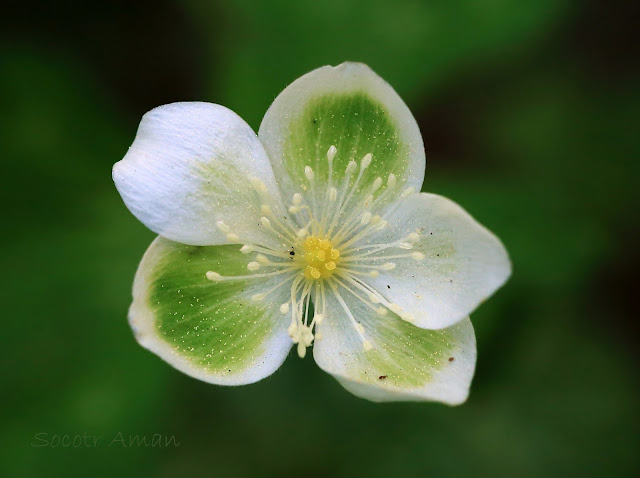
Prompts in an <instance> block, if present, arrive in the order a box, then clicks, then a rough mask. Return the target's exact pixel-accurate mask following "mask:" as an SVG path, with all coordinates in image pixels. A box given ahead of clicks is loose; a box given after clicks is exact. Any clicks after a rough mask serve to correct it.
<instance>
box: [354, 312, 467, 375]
mask: <svg viewBox="0 0 640 478" xmlns="http://www.w3.org/2000/svg"><path fill="white" fill-rule="evenodd" d="M390 321H391V322H390ZM454 329H455V327H452V328H450V329H444V330H425V329H420V328H418V327H416V326H415V325H413V324H410V323H408V322H406V321H404V320H402V319H401V318H400V317H398V316H397V315H393V316H390V317H389V318H388V319H387V318H385V320H384V322H381V323H380V324H379V325H378V327H377V330H375V333H374V335H373V336H372V346H373V348H372V349H371V350H367V351H366V352H365V353H364V357H363V359H364V360H363V362H361V363H360V364H359V366H358V367H357V368H354V370H353V376H355V377H358V378H359V379H360V381H361V382H375V383H379V382H384V383H385V385H388V386H395V387H400V388H416V387H420V386H422V385H424V384H425V383H428V382H430V381H432V380H433V376H434V374H435V373H436V372H438V371H439V370H441V369H442V368H443V367H446V366H447V365H449V363H450V361H449V359H450V358H453V360H455V357H453V355H452V354H453V351H454V349H455V347H456V344H455V340H454V337H455V333H456V330H454ZM363 365H364V366H363Z"/></svg>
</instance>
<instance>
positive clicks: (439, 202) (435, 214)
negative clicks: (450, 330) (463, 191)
mask: <svg viewBox="0 0 640 478" xmlns="http://www.w3.org/2000/svg"><path fill="white" fill-rule="evenodd" d="M387 219H388V220H389V226H388V227H387V228H386V229H385V230H383V231H382V232H380V233H379V234H378V235H376V236H373V237H371V238H370V239H369V240H370V241H371V242H373V243H393V242H394V241H397V240H398V239H400V238H406V237H407V236H408V235H409V234H417V240H416V241H415V242H414V244H413V249H411V250H409V251H407V250H403V249H398V248H392V249H386V250H384V251H381V252H380V253H378V256H379V257H380V260H379V261H378V263H383V262H389V261H393V263H394V264H395V265H396V267H395V268H394V269H392V270H381V271H380V275H379V276H377V277H375V278H370V279H367V280H368V281H369V283H370V284H371V285H372V286H373V287H374V288H376V289H377V290H378V291H379V292H380V293H381V294H382V295H383V296H384V297H385V298H386V299H387V300H388V301H389V302H392V303H394V304H396V305H397V306H398V307H399V314H400V315H401V316H402V317H404V318H406V319H408V320H411V321H413V322H414V323H415V324H416V325H418V326H419V327H424V328H428V329H440V328H444V327H448V326H450V325H452V324H454V323H456V322H457V321H459V320H462V319H464V318H465V317H466V316H467V315H469V314H470V313H471V312H472V311H473V310H474V309H475V308H476V307H477V306H478V305H479V304H480V303H481V302H482V301H484V300H485V299H486V298H487V297H489V296H490V295H491V294H492V293H494V292H495V291H496V290H497V289H498V288H499V287H500V286H502V284H504V282H505V281H506V280H507V278H508V277H509V275H510V274H511V262H510V261H509V257H508V255H507V251H506V249H505V248H504V246H503V245H502V243H501V242H500V240H499V239H498V238H497V237H496V236H495V235H493V234H492V233H491V232H490V231H489V230H487V229H486V228H485V227H483V226H482V225H481V224H479V223H478V222H477V221H475V220H474V219H473V218H472V217H471V216H470V215H469V213H467V212H466V211H465V210H464V209H462V208H461V207H460V206H459V205H458V204H456V203H454V202H453V201H451V200H449V199H447V198H444V197H442V196H438V195H436V194H426V193H422V194H414V195H412V196H409V197H408V198H407V199H406V200H405V201H404V202H403V203H401V204H400V205H399V206H398V207H397V208H396V209H395V211H394V212H393V213H391V214H389V215H388V217H387ZM414 237H415V236H414ZM398 252H399V253H400V254H398ZM389 255H390V256H392V257H393V256H395V257H393V258H392V259H388V258H385V256H389ZM399 256H404V257H399ZM416 256H417V257H416ZM372 262H373V261H370V262H369V263H372Z"/></svg>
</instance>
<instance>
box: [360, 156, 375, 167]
mask: <svg viewBox="0 0 640 478" xmlns="http://www.w3.org/2000/svg"><path fill="white" fill-rule="evenodd" d="M372 159H373V155H372V154H371V153H367V154H365V155H364V158H362V161H361V162H360V168H361V169H367V168H368V167H369V165H370V164H371V160H372Z"/></svg>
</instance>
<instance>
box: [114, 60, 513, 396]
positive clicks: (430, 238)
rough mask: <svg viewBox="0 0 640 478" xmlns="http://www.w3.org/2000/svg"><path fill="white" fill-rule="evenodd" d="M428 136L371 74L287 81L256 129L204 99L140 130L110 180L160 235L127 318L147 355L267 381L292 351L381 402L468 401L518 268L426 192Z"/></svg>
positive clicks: (458, 211) (196, 370) (215, 373)
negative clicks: (493, 305) (480, 355)
mask: <svg viewBox="0 0 640 478" xmlns="http://www.w3.org/2000/svg"><path fill="white" fill-rule="evenodd" d="M424 170H425V156H424V147H423V143H422V138H421V136H420V131H419V130H418V126H417V124H416V122H415V120H414V118H413V116H412V115H411V113H410V112H409V110H408V108H407V106H406V105H405V104H404V103H403V102H402V100H401V99H400V97H398V95H397V94H396V93H395V91H394V90H393V89H392V88H391V87H390V86H389V85H388V84H387V83H386V82H384V81H383V80H382V79H381V78H380V77H378V76H377V75H376V74H375V73H374V72H373V71H371V69H369V68H368V67H367V66H365V65H362V64H358V63H344V64H342V65H340V66H337V67H329V66H326V67H322V68H319V69H317V70H314V71H312V72H311V73H308V74H306V75H304V76H303V77H301V78H299V79H298V80H296V81H295V82H293V83H292V84H291V85H290V86H288V87H287V88H286V89H285V90H284V91H283V92H282V93H281V94H280V95H279V96H278V97H277V98H276V100H275V101H274V102H273V104H272V105H271V107H270V108H269V110H268V111H267V113H266V115H265V117H264V119H263V121H262V124H261V126H260V130H259V133H258V135H257V136H256V135H255V133H254V132H253V131H252V130H251V128H250V127H249V126H248V125H247V124H246V123H245V122H244V121H243V120H242V119H241V118H240V117H238V116H237V115H236V114H235V113H233V112H232V111H230V110H228V109H227V108H224V107H223V106H219V105H215V104H209V103H174V104H170V105H165V106H161V107H159V108H156V109H154V110H152V111H150V112H149V113H147V114H146V115H144V117H143V118H142V121H141V123H140V127H139V129H138V133H137V136H136V138H135V140H134V142H133V144H132V146H131V148H130V149H129V151H128V152H127V154H126V156H125V157H124V159H123V160H122V161H120V162H118V163H117V164H116V165H115V166H114V168H113V178H114V181H115V184H116V186H117V188H118V191H119V192H120V194H121V195H122V197H123V199H124V202H125V204H126V205H127V207H128V208H129V209H130V210H131V212H133V214H134V215H135V216H136V217H137V218H138V219H140V221H142V222H143V223H144V224H145V225H146V226H147V227H149V228H150V229H152V230H153V231H155V232H156V233H158V234H159V235H160V237H158V238H157V239H156V240H155V241H154V242H153V243H152V244H151V246H150V247H149V249H148V250H147V252H146V254H145V255H144V257H143V259H142V262H141V263H140V266H139V269H138V272H137V274H136V278H135V282H134V287H133V298H134V300H133V304H132V305H131V309H130V313H129V320H130V323H131V326H132V328H133V330H134V331H135V334H136V337H137V339H138V341H139V342H140V344H142V345H143V346H144V347H146V348H148V349H149V350H151V351H153V352H155V353H156V354H157V355H159V356H160V357H161V358H163V359H164V360H166V361H167V362H168V363H170V364H171V365H173V366H174V367H175V368H177V369H178V370H181V371H183V372H184V373H186V374H188V375H191V376H193V377H196V378H198V379H201V380H204V381H207V382H210V383H216V384H222V385H240V384H247V383H251V382H255V381H257V380H260V379H262V378H265V377H266V376H268V375H270V374H271V373H273V372H274V371H275V370H276V369H277V368H278V367H279V366H280V365H281V364H282V362H283V361H284V359H285V357H286V356H287V354H288V353H289V351H290V349H291V347H292V345H293V344H295V345H296V348H297V353H298V355H299V356H300V357H304V356H305V354H306V352H307V348H308V347H309V346H311V345H312V344H313V356H314V358H315V361H316V362H317V363H318V365H319V366H320V367H321V368H322V369H323V370H325V371H327V372H328V373H330V374H332V375H333V376H334V377H335V378H336V379H337V380H338V381H339V382H340V383H341V384H342V385H343V386H344V387H345V388H346V389H347V390H349V391H351V392H352V393H354V394H355V395H358V396H360V397H363V398H367V399H369V400H374V401H393V400H435V401H441V402H445V403H449V404H458V403H461V402H463V401H464V400H465V399H466V397H467V395H468V391H469V385H470V382H471V378H472V376H473V372H474V367H475V361H476V349H475V337H474V332H473V327H472V325H471V322H470V321H469V318H468V314H469V313H470V312H471V311H472V310H473V309H475V308H476V306H478V304H480V303H481V302H482V301H483V300H484V299H485V298H486V297H488V296H489V295H490V294H491V293H493V292H494V291H495V290H496V289H497V288H498V287H500V286H501V285H502V284H503V283H504V282H505V280H506V279H507V277H508V276H509V274H510V263H509V259H508V257H507V253H506V251H505V249H504V247H503V246H502V244H501V243H500V241H499V240H498V239H497V238H496V237H495V236H494V235H493V234H491V233H490V232H489V231H487V230H486V229H485V228H484V227H482V226H481V225H480V224H478V223H477V222H476V221H474V220H473V219H472V218H471V216H469V214H467V213H466V212H465V211H464V210H463V209H462V208H460V206H458V205H456V204H455V203H453V202H452V201H450V200H448V199H445V198H443V197H441V196H437V195H434V194H424V193H419V191H420V189H421V186H422V181H423V177H424Z"/></svg>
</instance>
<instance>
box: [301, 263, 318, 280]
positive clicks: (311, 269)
mask: <svg viewBox="0 0 640 478" xmlns="http://www.w3.org/2000/svg"><path fill="white" fill-rule="evenodd" d="M307 273H308V274H309V275H310V276H311V278H313V279H320V275H321V274H320V271H319V270H318V269H316V268H315V267H311V266H307V268H306V269H305V271H304V275H305V276H307Z"/></svg>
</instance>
